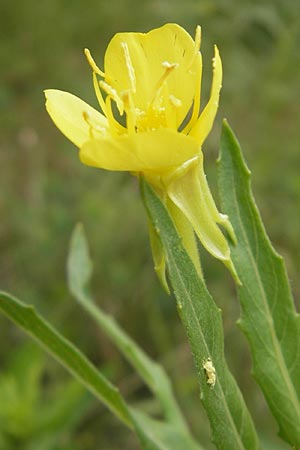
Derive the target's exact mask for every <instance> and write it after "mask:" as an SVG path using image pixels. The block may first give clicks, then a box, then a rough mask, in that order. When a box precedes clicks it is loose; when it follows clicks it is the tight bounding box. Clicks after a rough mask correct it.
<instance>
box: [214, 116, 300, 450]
mask: <svg viewBox="0 0 300 450" xmlns="http://www.w3.org/2000/svg"><path fill="white" fill-rule="evenodd" d="M219 191H220V197H221V202H222V209H223V211H224V212H225V213H226V214H228V215H229V217H230V220H231V223H232V225H233V227H234V230H235V233H236V237H237V242H238V244H237V245H236V246H232V249H231V254H232V260H233V262H234V265H235V267H236V268H237V271H238V275H239V277H240V280H241V281H242V286H238V287H237V289H238V294H239V298H240V302H241V309H242V315H241V320H240V326H241V328H242V330H243V331H244V333H245V334H246V336H247V339H248V341H249V345H250V348H251V353H252V358H253V372H254V376H255V378H256V380H257V382H258V383H259V385H260V387H261V389H262V391H263V393H264V395H265V397H266V400H267V402H268V404H269V406H270V409H271V411H272V413H273V415H274V417H275V418H276V420H277V422H278V424H279V427H280V435H281V437H282V438H284V439H285V440H286V441H288V442H289V443H290V444H292V445H293V446H294V448H297V449H298V448H300V319H299V315H297V314H296V311H295V307H294V304H293V299H292V295H291V292H290V287H289V283H288V279H287V274H286V270H285V267H284V263H283V260H282V257H281V256H279V255H278V254H277V253H276V252H275V251H274V249H273V247H272V246H271V243H270V241H269V239H268V237H267V235H266V232H265V230H264V227H263V224H262V221H261V218H260V215H259V212H258V210H257V207H256V205H255V201H254V199H253V196H252V193H251V188H250V172H249V170H248V168H247V166H246V163H245V161H244V160H243V156H242V153H241V149H240V147H239V144H238V142H237V141H236V138H235V136H234V134H233V132H232V131H231V129H230V127H229V125H228V124H227V123H226V122H224V125H223V131H222V139H221V155H220V162H219Z"/></svg>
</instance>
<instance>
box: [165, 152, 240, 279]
mask: <svg viewBox="0 0 300 450" xmlns="http://www.w3.org/2000/svg"><path fill="white" fill-rule="evenodd" d="M167 192H168V196H169V197H170V199H171V200H172V202H173V203H174V204H175V205H176V206H177V207H178V208H179V209H180V210H181V211H182V213H183V214H184V215H185V217H186V218H187V219H188V220H189V222H190V223H191V225H192V227H193V229H194V231H195V233H196V235H197V236H198V238H199V240H200V242H201V243H202V245H203V246H204V247H205V248H206V250H207V251H208V252H209V253H210V254H211V255H212V256H214V257H215V258H217V259H219V260H221V261H222V262H223V263H224V264H225V266H226V267H228V269H229V270H230V271H231V273H232V275H233V277H234V279H235V281H236V282H237V283H238V284H239V283H240V281H239V278H238V275H237V273H236V270H235V267H234V265H233V262H232V260H231V256H230V247H229V245H228V242H227V240H226V238H225V236H224V235H223V233H222V232H221V230H220V228H219V226H218V225H219V224H220V225H222V226H223V227H225V228H226V230H227V232H228V233H229V235H230V237H231V239H232V240H233V241H234V240H235V236H234V232H233V228H232V226H231V224H230V222H229V219H228V217H227V216H225V215H224V214H220V213H219V211H218V209H217V207H216V204H215V202H214V199H213V197H212V194H211V192H210V189H209V186H208V184H207V180H206V176H205V173H204V170H203V157H202V153H200V154H199V157H197V158H194V159H193V160H191V161H190V162H188V163H186V164H184V165H183V166H181V167H180V168H179V169H178V170H177V171H175V172H174V173H173V174H172V178H171V179H170V180H169V183H168V186H167Z"/></svg>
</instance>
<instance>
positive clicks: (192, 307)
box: [173, 257, 245, 449]
mask: <svg viewBox="0 0 300 450" xmlns="http://www.w3.org/2000/svg"><path fill="white" fill-rule="evenodd" d="M173 261H174V265H175V267H176V272H177V274H178V279H179V280H180V281H181V285H182V286H183V289H184V291H185V293H186V298H187V299H188V301H189V304H190V308H191V310H192V311H193V315H194V317H195V319H196V322H197V325H198V330H199V332H200V335H201V337H202V340H203V342H204V345H205V348H206V351H207V354H208V355H209V353H210V352H209V349H208V346H207V344H206V340H205V338H204V335H203V333H202V329H201V325H200V322H199V319H198V315H197V313H196V311H195V309H194V305H193V301H192V299H191V296H190V293H189V291H188V290H187V289H186V287H185V283H184V280H183V279H182V275H181V271H180V270H178V267H177V264H176V260H175V258H174V257H173ZM218 386H219V392H220V393H221V396H222V400H223V404H224V405H225V410H226V413H227V417H228V420H229V423H230V424H231V425H232V426H231V428H232V429H233V432H234V436H235V438H236V442H237V443H238V445H239V448H240V449H245V446H244V444H243V442H242V440H241V438H240V434H239V432H238V430H237V428H236V424H235V422H234V420H233V418H232V414H231V412H230V410H229V408H228V405H227V402H226V398H225V394H224V391H223V387H222V385H221V384H220V383H218Z"/></svg>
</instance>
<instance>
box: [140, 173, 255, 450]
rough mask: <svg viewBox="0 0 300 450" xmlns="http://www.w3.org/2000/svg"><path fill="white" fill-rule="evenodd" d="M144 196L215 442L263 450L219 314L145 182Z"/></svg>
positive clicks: (223, 447) (223, 446) (227, 446)
mask: <svg viewBox="0 0 300 450" xmlns="http://www.w3.org/2000/svg"><path fill="white" fill-rule="evenodd" d="M141 192H142V197H143V200H144V204H145V207H146V209H147V212H148V215H149V218H150V220H151V222H152V224H153V226H154V228H155V229H156V232H157V233H158V235H159V236H160V238H161V241H162V243H163V245H164V247H165V251H166V255H167V266H168V271H169V275H170V279H171V283H172V286H173V289H174V292H175V296H176V299H177V308H178V312H179V315H180V318H181V320H182V323H183V326H184V328H185V330H186V333H187V335H188V338H189V341H190V345H191V349H192V352H193V356H194V360H195V363H196V367H197V371H198V376H199V381H200V388H201V400H202V403H203V405H204V407H205V409H206V412H207V415H208V418H209V421H210V424H211V428H212V435H213V436H212V437H213V440H214V442H215V444H216V446H217V448H219V449H221V450H228V449H230V450H231V449H232V450H233V449H234V450H240V449H244V450H245V449H248V450H256V449H259V448H260V446H259V443H258V439H257V436H256V433H255V430H254V427H253V423H252V420H251V417H250V415H249V412H248V410H247V407H246V406H245V404H244V400H243V398H242V395H241V393H240V391H239V389H238V386H237V384H236V382H235V380H234V378H233V377H232V375H231V373H230V372H229V370H228V367H227V364H226V361H225V358H224V342H223V328H222V321H221V313H220V310H219V309H218V308H217V306H216V305H215V303H214V302H213V300H212V298H211V296H210V294H209V292H208V291H207V288H206V286H205V284H204V282H203V281H202V280H201V279H200V278H199V276H198V274H197V272H196V269H195V267H194V265H193V263H192V261H191V259H190V258H189V256H188V254H187V252H186V251H185V249H184V247H183V245H182V242H181V240H180V238H179V236H178V234H177V232H176V229H175V227H174V224H173V222H172V220H171V218H170V216H169V214H168V212H167V210H166V208H165V206H164V204H163V203H162V202H161V200H160V199H159V198H158V197H157V195H156V194H155V193H154V191H153V190H152V188H151V187H150V186H149V185H148V184H147V182H146V181H145V180H144V179H141ZM209 358H211V362H212V364H213V366H214V368H215V370H216V383H215V385H213V384H212V385H209V384H208V381H209V379H210V378H211V377H210V376H209V375H210V372H209V371H208V370H206V371H205V369H204V367H203V365H204V363H207V362H208V359H209ZM208 367H209V366H208Z"/></svg>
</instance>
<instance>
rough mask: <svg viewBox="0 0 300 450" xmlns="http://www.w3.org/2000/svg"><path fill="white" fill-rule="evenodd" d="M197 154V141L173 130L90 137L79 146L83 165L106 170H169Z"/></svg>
mask: <svg viewBox="0 0 300 450" xmlns="http://www.w3.org/2000/svg"><path fill="white" fill-rule="evenodd" d="M197 153H198V145H197V142H196V141H195V140H194V139H192V138H190V137H189V136H186V135H183V134H181V133H178V132H176V131H174V130H168V129H158V130H154V131H149V132H145V133H137V134H135V133H134V134H133V135H127V134H126V135H125V134H124V135H121V136H117V137H112V136H109V135H107V136H104V137H103V138H99V139H91V140H89V141H88V142H86V143H85V144H84V145H83V146H82V147H81V149H80V159H81V161H82V162H83V163H84V164H87V165H89V166H94V167H99V168H102V169H107V170H125V171H130V172H147V171H153V172H156V171H157V172H158V173H159V172H160V171H166V170H169V169H173V168H174V167H177V166H179V165H181V164H182V163H183V162H185V161H187V160H189V159H191V158H193V157H194V156H195V155H196V154H197Z"/></svg>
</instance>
